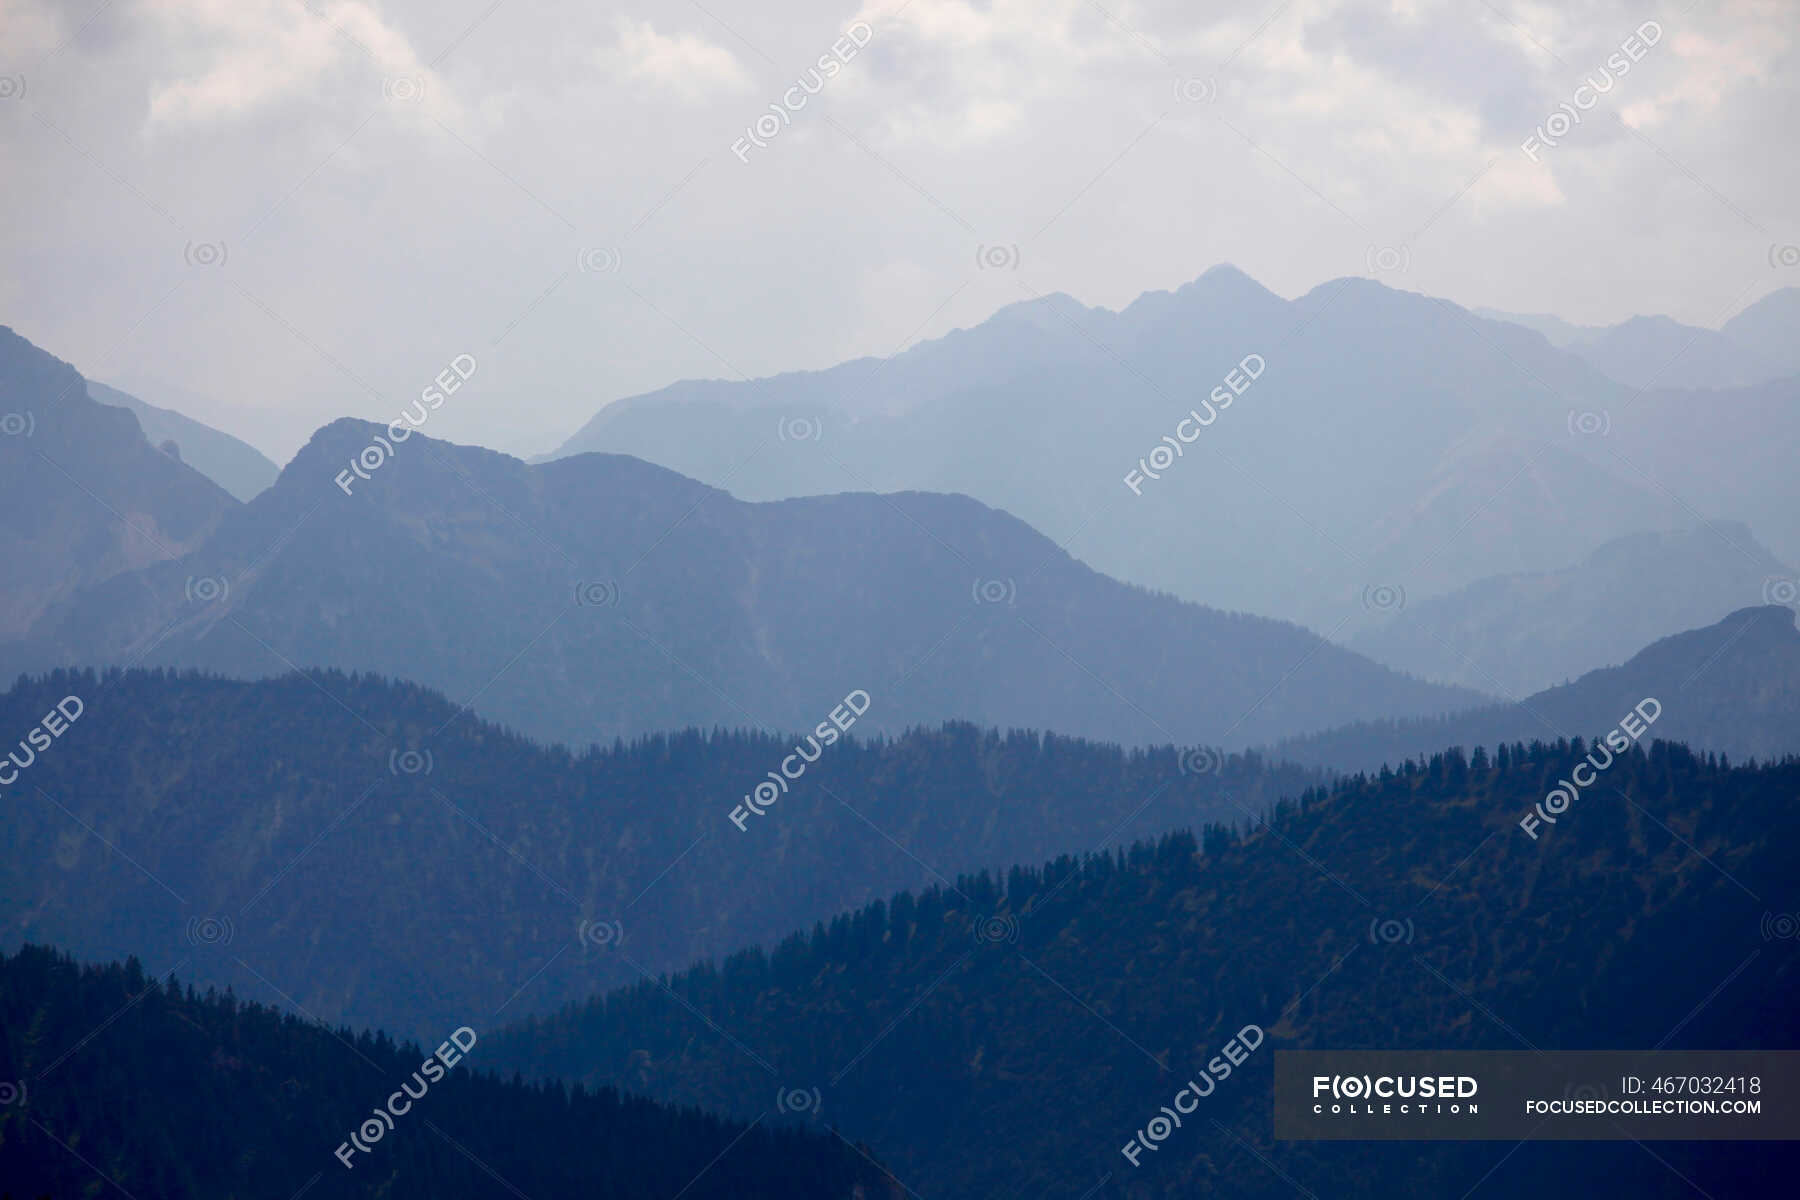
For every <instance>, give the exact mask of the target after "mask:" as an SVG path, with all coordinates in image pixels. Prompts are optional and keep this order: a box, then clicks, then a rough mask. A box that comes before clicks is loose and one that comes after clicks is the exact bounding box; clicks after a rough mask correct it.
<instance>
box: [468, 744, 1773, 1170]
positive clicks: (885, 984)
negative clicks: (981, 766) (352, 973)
mask: <svg viewBox="0 0 1800 1200" xmlns="http://www.w3.org/2000/svg"><path fill="white" fill-rule="evenodd" d="M1586 749H1587V748H1586V746H1585V745H1582V744H1580V743H1575V744H1571V743H1570V742H1566V741H1564V742H1556V743H1550V744H1545V745H1538V746H1533V747H1526V746H1524V745H1512V746H1508V747H1504V748H1502V749H1500V750H1499V752H1498V753H1497V754H1495V755H1494V756H1493V757H1492V758H1490V757H1489V755H1488V754H1487V752H1485V751H1484V752H1481V753H1478V754H1476V755H1474V756H1473V757H1467V756H1465V755H1463V754H1462V753H1460V752H1448V753H1439V754H1434V755H1433V756H1432V757H1431V758H1430V759H1429V760H1427V761H1410V762H1408V763H1406V764H1404V766H1403V767H1402V769H1400V770H1398V771H1389V770H1383V771H1382V772H1381V773H1380V775H1379V776H1377V777H1358V778H1354V779H1349V780H1345V781H1343V782H1342V783H1341V784H1339V785H1338V786H1336V787H1334V788H1332V789H1330V790H1329V791H1327V790H1325V789H1322V788H1321V789H1315V790H1312V791H1309V792H1308V793H1306V794H1304V795H1301V796H1299V797H1296V798H1295V799H1294V800H1293V801H1290V802H1286V803H1284V804H1282V805H1281V806H1280V807H1279V809H1278V810H1277V811H1276V812H1275V813H1273V814H1271V815H1270V817H1269V819H1268V820H1267V821H1266V822H1258V823H1256V824H1255V825H1254V826H1253V827H1251V828H1249V829H1243V828H1240V829H1239V830H1237V831H1233V830H1227V829H1219V828H1212V829H1208V830H1205V831H1204V832H1203V834H1202V835H1201V836H1200V837H1198V838H1196V837H1195V836H1193V835H1171V836H1169V837H1167V838H1164V839H1162V840H1159V841H1157V842H1154V843H1139V844H1136V845H1133V846H1131V847H1129V848H1128V849H1127V848H1121V849H1118V850H1114V851H1108V852H1103V853H1100V854H1093V855H1085V856H1075V855H1069V856H1064V857H1060V858H1058V859H1056V860H1055V861H1052V862H1050V863H1048V864H1046V865H1045V866H1043V867H1042V868H1041V869H1030V870H1025V869H1018V868H1015V869H1013V870H1011V871H1009V872H1007V873H1006V874H1005V875H1004V877H1000V876H994V875H986V874H983V875H975V876H962V877H958V878H957V879H956V880H954V881H952V882H945V883H942V884H939V885H937V886H934V887H932V888H929V889H927V890H925V891H923V892H918V893H903V894H901V895H898V896H895V897H893V898H891V899H890V900H888V901H886V902H882V903H876V904H872V905H870V906H869V907H867V908H864V909H862V910H860V911H858V912H856V913H854V914H849V915H846V916H844V917H841V918H839V919H837V920H834V921H832V922H830V923H829V924H828V925H824V926H820V927H816V928H814V929H813V930H812V931H811V932H810V933H803V934H799V935H796V936H794V937H791V938H788V939H786V940H784V941H782V942H780V943H778V944H774V945H769V946H766V947H763V948H757V949H751V950H746V951H744V952H742V953H739V954H736V955H733V956H731V957H730V958H728V959H726V960H724V961H723V962H720V963H717V964H706V965H703V966H700V967H697V968H695V969H694V970H692V971H688V972H684V973H682V974H680V975H677V976H674V977H671V978H668V979H660V978H659V979H656V980H651V981H645V982H642V983H639V984H637V985H635V986H633V987H631V988H628V989H625V990H622V991H619V992H615V993H612V994H610V995H607V996H604V997H599V998H596V999H594V1000H592V1001H590V1002H588V1003H586V1004H582V1005H578V1006H575V1007H573V1008H571V1009H569V1010H567V1011H565V1012H562V1013H559V1014H556V1015H554V1016H551V1017H547V1018H543V1019H539V1020H533V1021H528V1022H522V1023H519V1024H517V1025H515V1026H513V1027H510V1028H509V1029H508V1030H506V1031H503V1032H502V1033H501V1034H499V1035H497V1036H496V1038H495V1040H494V1043H493V1052H494V1055H495V1057H496V1058H497V1059H499V1060H500V1061H502V1062H503V1063H504V1064H506V1065H507V1066H509V1067H510V1066H517V1067H518V1068H520V1069H521V1070H523V1071H526V1072H528V1073H530V1074H533V1075H540V1074H553V1075H555V1076H557V1077H560V1078H577V1079H581V1080H583V1081H585V1082H587V1083H588V1084H589V1085H590V1086H595V1085H599V1084H605V1085H609V1086H620V1087H627V1088H630V1089H632V1090H634V1091H639V1092H643V1093H646V1094H649V1095H651V1096H655V1097H658V1098H660V1099H662V1100H664V1101H667V1102H676V1103H697V1104H701V1105H704V1106H705V1107H708V1108H710V1109H713V1110H716V1111H722V1112H728V1113H737V1114H739V1115H740V1116H742V1115H745V1114H751V1113H754V1112H757V1111H759V1110H760V1108H761V1106H762V1104H763V1103H764V1097H765V1096H766V1095H767V1094H768V1093H769V1092H770V1091H771V1090H772V1089H780V1088H785V1089H803V1090H805V1092H806V1093H807V1094H808V1095H809V1096H814V1097H815V1099H814V1103H815V1104H816V1107H817V1108H818V1109H819V1111H820V1112H822V1113H823V1114H825V1115H826V1116H827V1117H828V1118H829V1119H830V1120H832V1121H833V1122H834V1123H836V1125H837V1127H838V1128H839V1129H841V1130H842V1131H843V1132H844V1134H845V1136H848V1137H854V1138H861V1139H865V1140H867V1141H868V1142H869V1143H870V1145H871V1146H873V1147H875V1150H876V1153H877V1154H878V1155H879V1156H880V1158H881V1160H882V1161H883V1162H884V1163H886V1164H887V1165H888V1167H889V1168H890V1169H891V1170H892V1171H893V1173H894V1176H895V1178H896V1179H898V1180H899V1181H900V1182H901V1183H902V1184H903V1185H904V1186H905V1187H906V1188H907V1189H908V1191H909V1192H910V1193H911V1194H914V1195H924V1196H940V1195H941V1196H1005V1195H1009V1194H1014V1193H1028V1194H1031V1195H1036V1196H1046V1197H1068V1198H1070V1200H1074V1198H1076V1197H1080V1196H1083V1195H1091V1194H1094V1193H1095V1192H1096V1191H1097V1190H1099V1189H1101V1188H1103V1187H1104V1186H1105V1185H1107V1184H1108V1183H1109V1182H1110V1183H1111V1185H1112V1187H1111V1188H1109V1189H1107V1190H1108V1191H1114V1190H1116V1194H1120V1195H1126V1196H1132V1197H1176V1196H1196V1195H1232V1196H1238V1197H1245V1198H1260V1197H1269V1198H1276V1197H1280V1198H1286V1197H1290V1196H1293V1195H1295V1194H1296V1193H1298V1194H1300V1195H1330V1196H1334V1197H1370V1198H1373V1197H1389V1196H1396V1195H1402V1196H1462V1195H1466V1194H1469V1193H1471V1192H1474V1191H1480V1192H1482V1193H1484V1194H1485V1193H1488V1192H1491V1194H1493V1195H1496V1196H1522V1195H1534V1196H1547V1197H1548V1196H1557V1197H1560V1196H1571V1197H1573V1196H1581V1195H1594V1194H1618V1195H1631V1196H1658V1197H1661V1196H1670V1197H1673V1196H1679V1195H1689V1194H1693V1193H1692V1192H1690V1191H1689V1190H1688V1188H1689V1187H1690V1185H1691V1186H1692V1187H1693V1188H1695V1189H1697V1190H1698V1191H1699V1192H1700V1193H1701V1194H1706V1195H1716V1196H1750V1195H1772V1194H1775V1193H1774V1192H1771V1191H1768V1190H1759V1189H1766V1185H1767V1181H1769V1180H1772V1179H1784V1178H1787V1177H1788V1176H1789V1175H1790V1174H1791V1171H1792V1169H1793V1168H1794V1166H1795V1165H1796V1163H1797V1161H1800V1160H1797V1158H1796V1151H1795V1149H1794V1145H1793V1143H1791V1142H1788V1143H1780V1142H1764V1143H1753V1142H1735V1143H1733V1142H1686V1143H1682V1142H1660V1143H1658V1144H1657V1146H1656V1153H1655V1154H1654V1155H1649V1154H1645V1153H1643V1152H1642V1149H1641V1147H1640V1146H1636V1145H1633V1144H1632V1143H1630V1142H1629V1141H1615V1142H1597V1141H1588V1142H1579V1143H1559V1142H1555V1141H1544V1140H1527V1141H1524V1142H1520V1143H1517V1144H1496V1143H1480V1142H1412V1143H1407V1142H1389V1143H1383V1142H1370V1141H1343V1142H1277V1141H1274V1140H1272V1138H1271V1133H1272V1129H1271V1084H1270V1080H1271V1064H1272V1062H1273V1059H1274V1056H1275V1055H1276V1054H1278V1053H1280V1052H1282V1051H1284V1050H1292V1049H1302V1048H1334V1049H1335V1048H1345V1047H1356V1048H1361V1049H1395V1050H1400V1049H1431V1050H1447V1049H1491V1050H1539V1051H1554V1050H1570V1049H1595V1048H1616V1047H1619V1046H1652V1045H1654V1046H1658V1047H1669V1048H1688V1047H1692V1048H1705V1049H1709V1050H1711V1049H1732V1048H1745V1049H1749V1048H1756V1049H1763V1050H1787V1049H1793V1048H1795V1047H1796V1046H1797V1045H1800V1041H1797V1039H1796V1033H1797V1032H1800V1030H1797V1029H1796V1026H1795V1024H1794V1022H1793V1021H1792V1020H1790V1019H1789V1018H1788V1014H1789V1013H1790V1012H1791V1011H1792V1008H1793V1006H1794V1004H1795V1003H1796V1002H1800V960H1797V959H1796V955H1795V953H1794V942H1793V941H1792V936H1791V933H1790V932H1787V928H1788V927H1787V925H1786V924H1777V923H1774V922H1773V913H1777V912H1779V913H1787V912H1791V910H1792V909H1793V906H1794V900H1795V890H1794V882H1793V873H1792V871H1791V870H1790V867H1789V863H1790V861H1791V847H1792V845H1793V842H1794V838H1795V836H1796V834H1800V826H1797V822H1800V809H1796V807H1795V805H1794V796H1795V794H1796V789H1800V760H1795V759H1789V760H1787V761H1786V762H1784V763H1783V764H1781V765H1779V766H1773V767H1763V768H1755V769H1750V768H1745V767H1738V768H1732V769H1727V768H1725V767H1724V766H1723V765H1722V764H1721V763H1719V762H1717V761H1715V760H1714V759H1712V758H1711V757H1699V756H1696V755H1693V754H1691V753H1689V752H1688V751H1686V750H1685V749H1683V748H1681V747H1679V746H1670V745H1668V744H1666V743H1661V742H1657V743H1654V744H1650V745H1649V746H1648V749H1647V750H1646V748H1645V746H1643V745H1640V746H1639V747H1638V748H1636V749H1634V750H1631V751H1629V752H1628V753H1626V754H1624V755H1621V756H1619V757H1618V758H1616V759H1615V760H1614V761H1613V762H1612V763H1611V765H1610V767H1609V769H1608V770H1607V772H1606V773H1605V775H1604V778H1605V781H1606V785H1605V787H1603V788H1597V789H1593V790H1591V791H1590V792H1588V793H1584V795H1583V797H1582V799H1581V800H1580V801H1579V803H1578V806H1577V807H1575V808H1574V809H1573V810H1571V811H1569V812H1567V813H1566V814H1565V815H1564V817H1563V818H1562V822H1561V823H1560V824H1558V825H1556V826H1555V827H1554V828H1553V829H1552V828H1548V827H1546V828H1545V829H1544V830H1543V831H1541V833H1540V835H1539V836H1538V837H1537V838H1535V839H1534V838H1532V837H1529V836H1527V834H1526V833H1525V832H1523V831H1522V830H1521V829H1520V827H1519V820H1520V816H1521V814H1522V813H1525V812H1529V811H1531V808H1532V806H1533V804H1534V803H1541V802H1542V800H1543V797H1544V794H1545V789H1546V788H1547V787H1550V786H1554V781H1555V780H1557V779H1559V778H1562V777H1564V776H1566V775H1567V774H1569V772H1570V770H1571V768H1572V764H1573V763H1575V762H1577V761H1580V759H1581V756H1582V755H1583V754H1585V753H1586ZM1781 920H1782V921H1783V922H1789V921H1790V918H1788V917H1785V916H1784V917H1782V918H1781ZM1247 1030H1253V1031H1254V1032H1253V1033H1246V1031H1247ZM1234 1044H1235V1048H1236V1050H1237V1052H1238V1053H1237V1055H1236V1056H1235V1057H1234V1058H1233V1060H1232V1061H1233V1062H1235V1063H1237V1064H1238V1066H1237V1069H1236V1070H1233V1071H1232V1072H1231V1073H1230V1074H1229V1076H1223V1077H1216V1079H1209V1083H1215V1084H1216V1086H1213V1087H1211V1088H1209V1089H1208V1091H1207V1092H1206V1093H1202V1094H1203V1096H1204V1098H1203V1099H1201V1100H1200V1101H1199V1105H1200V1107H1199V1109H1198V1111H1197V1112H1194V1110H1191V1109H1189V1110H1183V1111H1188V1112H1191V1113H1193V1115H1191V1116H1189V1117H1188V1118H1187V1119H1186V1121H1185V1122H1184V1123H1183V1124H1182V1126H1181V1127H1179V1128H1172V1127H1171V1126H1170V1124H1169V1122H1166V1121H1165V1122H1164V1125H1163V1130H1162V1135H1161V1136H1160V1137H1159V1136H1158V1135H1157V1134H1155V1133H1152V1134H1150V1135H1149V1150H1150V1151H1152V1152H1145V1151H1144V1150H1142V1149H1140V1150H1139V1152H1138V1156H1137V1159H1136V1161H1135V1162H1134V1161H1133V1160H1132V1159H1131V1157H1129V1156H1127V1155H1125V1154H1124V1153H1123V1152H1122V1150H1121V1146H1123V1145H1127V1144H1129V1143H1132V1142H1133V1140H1134V1135H1135V1136H1136V1137H1137V1138H1139V1139H1140V1140H1141V1139H1142V1138H1143V1137H1144V1135H1142V1134H1140V1133H1139V1132H1138V1131H1141V1130H1144V1129H1145V1128H1146V1125H1145V1122H1146V1121H1147V1120H1150V1119H1151V1118H1154V1117H1155V1116H1156V1115H1157V1114H1158V1113H1159V1111H1160V1109H1161V1108H1166V1107H1167V1106H1168V1105H1169V1103H1170V1098H1171V1097H1173V1096H1175V1095H1176V1093H1177V1092H1178V1091H1179V1090H1180V1089H1182V1088H1183V1085H1184V1084H1185V1083H1187V1082H1188V1081H1189V1080H1192V1079H1194V1078H1195V1077H1196V1075H1197V1074H1198V1073H1201V1072H1202V1070H1203V1067H1202V1064H1206V1063H1208V1061H1209V1060H1215V1061H1216V1059H1217V1056H1219V1055H1220V1054H1221V1049H1222V1048H1223V1047H1227V1046H1231V1045H1234ZM1246 1045H1248V1046H1250V1050H1249V1053H1248V1055H1247V1056H1245V1055H1244V1053H1243V1052H1244V1048H1245V1046H1246ZM814 1089H816V1093H815V1092H814ZM1152 1128H1154V1127H1152ZM1671 1172H1672V1173H1671Z"/></svg>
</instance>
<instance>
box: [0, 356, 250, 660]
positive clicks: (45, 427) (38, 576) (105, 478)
mask: <svg viewBox="0 0 1800 1200" xmlns="http://www.w3.org/2000/svg"><path fill="white" fill-rule="evenodd" d="M235 507H237V505H236V502H235V501H234V500H232V498H231V497H230V496H229V495H227V494H226V493H225V491H224V490H222V489H221V488H220V487H219V486H218V485H217V484H215V483H214V482H212V481H211V480H210V479H208V478H206V476H204V475H202V474H201V473H200V472H199V471H196V470H195V469H194V468H193V467H191V466H188V465H186V464H184V463H183V462H181V461H180V460H179V459H178V458H174V457H171V456H170V455H168V454H165V453H162V452H159V451H158V450H157V449H155V448H154V447H153V446H151V444H150V443H149V442H148V441H146V440H145V438H144V435H143V432H142V431H141V430H140V429H139V427H138V422H137V419H136V418H135V417H133V416H132V415H131V414H129V413H127V412H123V411H121V410H119V409H117V408H112V407H109V406H107V405H103V404H98V403H95V401H94V400H92V399H91V398H90V397H89V396H88V392H87V385H86V381H85V380H83V379H82V377H81V376H80V374H79V373H77V372H76V370H75V368H74V367H71V366H70V365H69V364H68V363H65V362H63V361H61V360H60V359H57V358H53V357H52V356H50V355H48V354H46V353H44V352H43V351H42V350H39V349H38V348H37V347H36V346H33V345H32V344H31V343H30V342H28V341H26V340H25V339H24V338H22V337H20V336H19V335H18V334H16V333H14V332H13V331H12V330H11V329H8V328H6V327H5V326H0V509H3V510H4V511H5V513H6V522H5V527H4V528H3V529H0V560H4V562H5V564H6V581H5V584H4V586H3V587H0V635H5V634H9V633H18V632H19V631H21V630H23V629H25V628H27V627H28V626H29V625H30V624H31V622H32V621H34V620H35V619H37V617H38V616H39V615H40V614H41V613H42V612H43V611H44V610H45V609H46V608H47V607H48V606H49V605H51V604H52V603H54V602H56V601H58V600H61V599H63V598H64V597H67V596H69V595H71V594H73V593H74V592H76V591H77V590H78V589H80V588H81V587H83V586H85V585H88V584H92V583H96V582H98V581H100V580H103V579H108V578H111V577H112V576H115V575H118V574H120V573H122V572H126V571H129V570H130V569H132V568H134V567H140V566H143V565H144V564H146V563H152V562H158V561H161V560H165V559H169V558H174V557H179V556H180V555H182V554H185V553H186V552H187V551H189V550H191V549H193V548H194V547H195V546H197V545H199V544H200V543H201V542H202V541H203V540H204V539H205V538H206V536H207V535H208V534H209V533H211V532H212V531H213V529H214V528H215V527H216V526H217V525H218V524H219V522H220V521H221V520H222V519H223V518H224V517H225V515H226V513H228V512H229V511H230V510H232V509H233V508H235ZM123 598H124V594H123V593H122V594H121V600H122V601H123Z"/></svg>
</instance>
